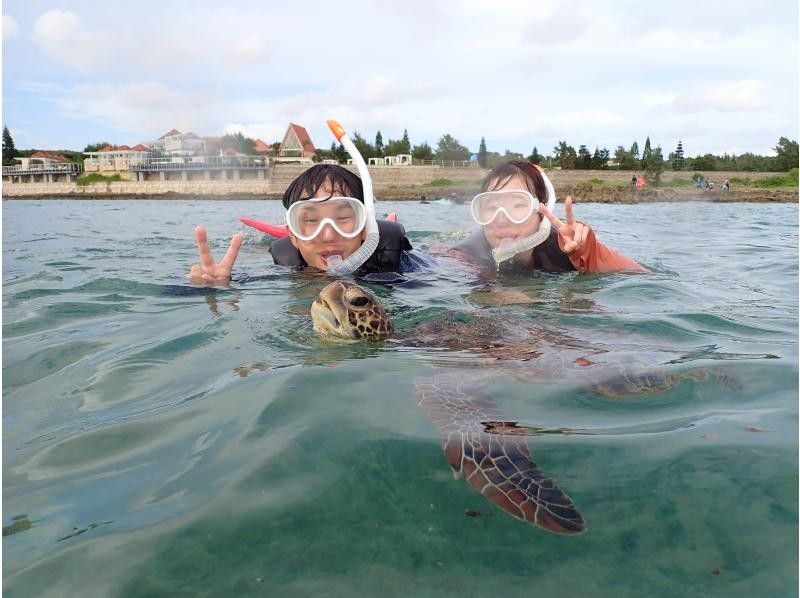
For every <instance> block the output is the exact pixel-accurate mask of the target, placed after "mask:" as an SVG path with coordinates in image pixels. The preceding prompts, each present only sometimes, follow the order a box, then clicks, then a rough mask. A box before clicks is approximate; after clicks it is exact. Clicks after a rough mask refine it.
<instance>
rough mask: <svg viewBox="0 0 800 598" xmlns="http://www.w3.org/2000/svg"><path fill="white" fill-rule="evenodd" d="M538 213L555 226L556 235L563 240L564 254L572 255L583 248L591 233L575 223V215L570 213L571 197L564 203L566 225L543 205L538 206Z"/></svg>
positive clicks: (589, 228) (582, 225)
mask: <svg viewBox="0 0 800 598" xmlns="http://www.w3.org/2000/svg"><path fill="white" fill-rule="evenodd" d="M539 212H541V213H542V214H544V215H545V216H546V217H547V219H548V220H549V221H550V222H551V223H552V224H553V226H555V228H556V230H557V231H558V234H559V235H560V236H562V237H563V238H564V253H572V252H573V251H575V250H576V249H580V248H581V247H583V245H584V243H586V239H587V237H588V236H589V233H590V232H591V230H592V229H591V227H590V226H589V225H588V224H584V223H583V222H576V221H575V214H573V212H572V197H571V196H568V197H567V199H566V200H565V201H564V212H566V215H567V223H566V224H564V223H563V222H561V220H559V219H558V216H556V215H555V214H553V212H551V211H550V208H548V207H547V206H546V205H545V204H543V203H540V204H539Z"/></svg>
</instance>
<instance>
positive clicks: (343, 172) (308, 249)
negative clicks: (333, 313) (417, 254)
mask: <svg viewBox="0 0 800 598" xmlns="http://www.w3.org/2000/svg"><path fill="white" fill-rule="evenodd" d="M283 207H284V208H286V211H287V219H286V220H287V224H288V227H289V234H288V236H287V237H284V238H283V239H278V240H276V241H275V242H273V243H272V245H271V247H270V253H271V254H272V259H273V261H274V262H275V263H276V264H279V265H283V266H295V267H312V268H316V269H318V270H327V269H328V266H329V265H330V264H331V263H333V261H334V260H336V261H339V260H342V259H347V258H348V257H349V256H350V255H352V254H353V253H354V252H355V251H357V250H358V249H359V248H360V247H361V245H362V243H363V242H364V240H365V238H366V232H365V230H364V228H365V224H366V214H365V209H364V189H363V185H362V183H361V179H360V178H359V177H358V175H356V174H354V173H352V172H350V171H349V170H348V169H346V168H344V167H342V166H338V165H333V164H317V165H315V166H312V167H311V168H309V169H308V170H306V171H305V172H303V173H302V174H301V175H300V176H298V177H297V178H296V179H295V180H294V181H292V183H291V184H290V185H289V187H288V188H287V189H286V191H285V192H284V194H283ZM378 230H379V232H380V238H379V241H378V247H377V248H376V249H375V251H374V252H373V253H372V255H371V256H370V257H369V258H367V260H366V261H365V262H364V263H363V265H361V266H360V267H359V269H358V270H357V271H356V274H357V275H363V274H368V273H373V272H402V271H403V270H406V269H410V267H411V264H412V262H413V260H411V258H410V257H409V255H408V252H409V251H410V250H411V243H410V242H409V240H408V239H407V238H406V236H405V229H404V228H403V225H402V224H400V223H397V222H388V221H385V220H379V221H378ZM195 238H196V240H197V249H198V253H199V255H200V264H195V265H193V266H192V267H191V270H190V272H189V278H190V279H191V281H192V282H194V283H197V284H227V283H228V282H230V279H231V271H232V269H233V265H234V263H235V261H236V258H237V257H238V255H239V249H240V248H241V245H242V235H241V234H239V233H237V234H235V235H234V236H233V238H232V239H231V244H230V247H229V248H228V251H227V252H226V254H225V256H224V257H223V259H222V260H220V261H219V262H217V261H215V260H214V257H213V255H212V254H211V250H210V248H209V246H208V236H207V234H206V231H205V228H203V227H202V226H198V227H196V228H195Z"/></svg>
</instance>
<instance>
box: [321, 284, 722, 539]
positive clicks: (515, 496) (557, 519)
mask: <svg viewBox="0 0 800 598" xmlns="http://www.w3.org/2000/svg"><path fill="white" fill-rule="evenodd" d="M311 317H312V320H313V325H314V329H315V331H317V332H318V333H319V334H321V335H323V336H325V337H329V338H330V337H332V338H337V339H347V340H353V341H356V340H382V339H387V338H388V337H389V336H390V335H391V334H392V333H393V326H392V322H391V320H390V318H389V316H388V315H387V314H386V312H385V310H384V309H383V307H382V305H381V303H380V301H379V300H378V299H377V298H376V297H375V295H373V294H372V293H371V292H370V291H369V290H367V289H365V288H362V287H360V286H358V285H356V284H353V283H351V282H346V281H336V282H333V283H330V284H329V285H327V286H326V287H325V288H323V289H322V291H320V293H319V297H318V298H317V299H316V300H315V301H314V303H313V304H312V306H311ZM397 342H400V343H403V344H405V345H411V346H434V347H438V348H448V349H451V350H454V351H459V352H461V353H464V354H466V355H471V356H472V357H474V358H475V359H477V360H478V364H480V363H486V362H489V363H491V364H493V366H498V365H499V366H502V367H501V371H502V372H503V373H508V372H511V373H513V374H515V375H517V376H521V377H522V378H523V379H526V380H536V381H552V380H554V379H561V378H565V379H577V380H578V381H580V382H581V383H582V384H584V385H585V386H586V387H587V388H589V389H591V390H592V391H594V392H597V393H599V394H601V395H603V396H607V397H623V396H634V395H643V394H651V393H653V392H660V391H664V390H668V389H670V388H673V387H675V386H676V385H678V384H681V383H683V382H684V381H686V380H687V379H690V380H706V379H708V378H709V376H711V375H713V374H714V373H713V372H711V371H710V370H708V369H693V370H690V371H681V372H674V371H672V370H662V371H659V370H658V369H656V370H652V369H651V370H647V369H644V368H634V367H633V366H632V363H635V360H634V359H631V354H632V353H635V352H633V351H631V352H630V353H631V354H624V355H623V357H622V358H620V357H619V356H616V355H612V354H611V353H610V352H608V350H607V349H605V348H603V347H594V348H589V349H587V347H586V343H585V342H580V341H578V340H576V339H570V338H569V337H567V336H565V335H564V334H563V333H562V332H559V333H554V332H548V331H547V330H545V329H535V330H534V329H531V328H530V327H527V326H526V325H524V324H522V323H518V322H517V323H515V324H514V325H509V323H508V322H504V321H503V320H502V319H498V318H486V317H483V316H480V315H464V314H456V315H452V314H451V315H450V316H447V317H445V318H439V319H437V320H434V321H432V322H426V323H424V324H421V325H419V326H417V327H416V328H415V329H414V331H413V332H412V333H410V334H407V335H406V336H405V337H404V338H402V339H397ZM611 357H613V359H611ZM484 369H489V370H490V371H492V372H496V371H497V367H492V368H484ZM478 370H479V371H480V368H478ZM716 374H717V375H718V377H719V378H720V380H721V381H722V382H724V383H730V382H731V381H730V378H729V377H728V376H726V374H725V373H724V372H719V373H716ZM415 398H416V400H417V404H418V405H419V406H420V407H421V408H422V409H423V410H424V411H425V412H426V413H427V414H428V416H429V417H430V418H431V420H432V421H433V422H434V423H435V424H436V425H437V427H438V428H439V430H440V432H441V436H442V445H443V448H444V452H445V456H446V458H447V462H448V463H449V464H450V466H451V467H452V468H453V471H454V472H455V474H456V475H459V474H460V475H463V476H464V477H466V479H467V481H468V482H469V483H470V484H471V485H472V486H473V487H474V488H475V489H477V490H478V491H479V492H481V493H482V494H483V495H484V496H486V498H488V499H489V501H491V502H492V503H493V504H495V505H496V506H498V507H499V508H500V509H502V510H503V511H505V512H506V513H508V514H510V515H512V516H514V517H516V518H518V519H521V520H523V521H527V522H528V523H531V524H534V525H539V526H541V527H543V528H544V529H546V530H548V531H551V532H555V533H561V534H577V533H581V532H582V531H584V530H585V529H586V524H585V522H584V520H583V517H582V516H581V514H580V513H579V512H578V510H577V508H576V507H575V505H574V504H573V502H572V500H571V499H570V498H569V497H568V496H567V495H566V494H565V493H564V492H563V491H562V490H561V489H560V488H559V487H558V486H557V485H556V484H555V482H553V480H551V479H549V478H547V477H546V476H545V475H544V474H543V473H542V471H541V470H540V469H539V467H538V466H537V465H536V463H535V462H534V461H533V458H532V457H531V454H530V452H529V451H528V446H527V444H526V440H525V438H524V436H526V435H529V434H531V433H536V432H537V430H536V429H531V428H528V427H525V426H519V425H518V424H517V423H516V422H513V421H508V420H506V419H505V418H504V416H503V415H502V413H501V412H500V410H499V409H498V407H497V405H496V404H495V402H494V401H493V400H492V398H491V397H490V396H489V395H488V394H487V393H486V392H485V391H483V390H481V389H480V388H479V387H476V386H475V385H474V383H473V381H472V380H467V379H465V378H464V377H463V376H460V375H455V374H453V373H452V372H449V371H447V370H441V371H437V372H436V373H434V374H433V375H430V376H424V377H420V378H418V379H417V380H416V381H415ZM560 432H561V433H585V432H582V431H575V430H560Z"/></svg>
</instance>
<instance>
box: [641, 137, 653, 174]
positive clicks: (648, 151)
mask: <svg viewBox="0 0 800 598" xmlns="http://www.w3.org/2000/svg"><path fill="white" fill-rule="evenodd" d="M652 157H653V150H652V148H651V147H650V136H649V135H648V136H647V139H645V142H644V150H642V161H641V166H642V168H644V169H645V170H647V162H648V161H649V160H650V158H652Z"/></svg>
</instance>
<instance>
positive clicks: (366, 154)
mask: <svg viewBox="0 0 800 598" xmlns="http://www.w3.org/2000/svg"><path fill="white" fill-rule="evenodd" d="M350 140H351V141H352V142H353V145H355V146H356V149H358V151H359V153H360V154H361V157H362V158H364V161H365V162H366V161H368V160H369V159H370V158H374V157H375V148H374V147H372V145H370V143H369V141H367V140H366V139H364V138H363V137H362V136H361V133H359V132H358V131H355V132H354V133H353V136H352V137H351V138H350Z"/></svg>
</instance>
